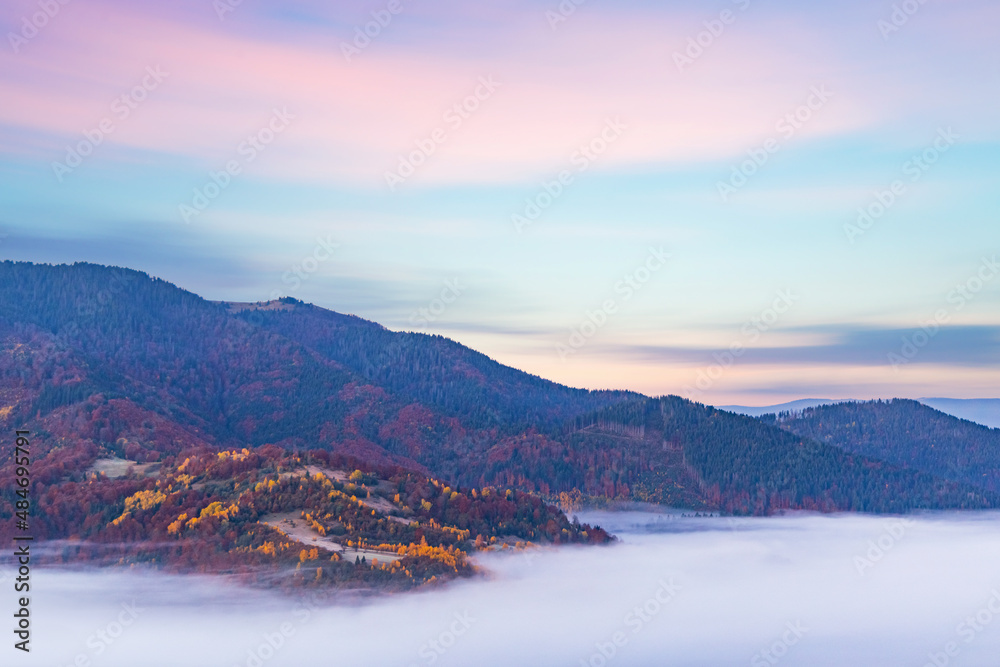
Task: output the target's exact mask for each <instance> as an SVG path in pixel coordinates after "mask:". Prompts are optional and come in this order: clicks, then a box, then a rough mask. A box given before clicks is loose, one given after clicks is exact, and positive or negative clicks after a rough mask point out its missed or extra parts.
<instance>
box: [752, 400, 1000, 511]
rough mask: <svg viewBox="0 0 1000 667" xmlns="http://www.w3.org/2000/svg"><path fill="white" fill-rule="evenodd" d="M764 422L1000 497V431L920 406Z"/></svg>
mask: <svg viewBox="0 0 1000 667" xmlns="http://www.w3.org/2000/svg"><path fill="white" fill-rule="evenodd" d="M766 419H768V420H769V421H771V422H773V423H776V424H777V425H778V426H780V427H781V428H783V429H785V430H787V431H790V432H792V433H795V434H797V435H799V436H801V437H806V438H813V439H815V440H818V441H819V442H824V443H828V444H830V445H834V446H836V447H839V448H841V449H844V450H846V451H848V452H852V453H856V454H860V455H863V456H871V457H875V458H879V459H882V460H884V461H887V462H889V463H892V464H895V465H899V466H906V467H909V468H913V469H915V470H920V471H922V472H925V473H930V474H933V475H937V476H939V477H944V478H947V479H953V480H957V481H960V482H963V483H966V484H969V485H974V486H976V487H979V488H982V489H987V490H989V491H992V492H1000V430H998V429H990V428H987V427H985V426H982V425H979V424H975V423H973V422H970V421H966V420H963V419H958V418H956V417H952V416H950V415H946V414H944V413H942V412H939V411H937V410H935V409H933V408H930V407H928V406H926V405H923V404H921V403H918V402H917V401H910V400H903V399H894V400H891V401H869V402H861V403H839V404H836V405H827V406H821V407H816V408H811V409H807V410H805V411H803V412H801V413H791V414H789V415H783V416H781V417H779V418H775V417H774V415H771V416H770V417H768V418H766Z"/></svg>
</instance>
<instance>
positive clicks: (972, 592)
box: [6, 513, 1000, 667]
mask: <svg viewBox="0 0 1000 667" xmlns="http://www.w3.org/2000/svg"><path fill="white" fill-rule="evenodd" d="M581 518H585V519H588V520H597V521H600V522H601V523H603V524H604V525H605V527H607V528H609V529H613V530H615V531H616V532H617V533H618V534H619V535H621V537H622V542H621V543H620V544H618V545H616V546H613V547H608V548H572V549H557V550H544V551H540V552H536V553H534V554H530V555H525V554H515V555H506V556H493V557H489V558H485V559H483V565H484V566H485V567H486V568H487V569H488V570H489V571H490V576H489V577H488V578H485V579H482V580H477V581H474V582H465V583H461V584H458V585H453V586H450V587H447V588H445V589H443V590H439V591H434V592H429V593H421V594H413V595H403V596H396V597H390V598H385V599H380V600H378V601H375V602H369V603H365V604H351V603H345V604H343V605H340V606H332V607H330V606H325V607H322V608H319V607H315V608H312V607H309V606H308V605H303V604H302V602H301V601H290V600H288V599H285V598H280V597H278V596H274V595H271V594H267V593H261V592H252V591H246V590H244V589H240V588H236V587H232V586H228V585H226V584H225V583H223V582H221V581H218V580H206V579H202V578H194V577H192V578H184V577H170V576H162V575H140V574H135V573H123V572H107V571H105V572H101V573H80V572H74V573H69V572H54V571H40V572H38V573H37V575H36V576H35V579H34V585H35V591H34V600H33V614H34V616H33V623H34V628H35V634H34V637H33V641H32V646H33V651H32V653H31V655H30V656H25V658H26V659H24V660H21V663H23V664H25V665H46V666H49V667H51V666H53V665H58V666H59V667H62V666H64V665H71V664H74V661H78V660H79V661H89V663H87V662H79V663H77V664H92V665H100V666H107V667H112V666H117V665H122V666H128V667H141V666H150V667H152V666H160V665H162V666H170V667H175V666H176V665H179V664H184V665H192V666H200V665H204V666H212V667H219V666H226V667H234V666H237V665H239V666H241V667H242V666H248V667H264V666H266V667H271V666H282V665H295V666H298V667H301V666H308V665H366V666H371V667H376V666H383V665H384V666H387V667H388V666H398V667H409V666H411V665H432V664H433V665H442V666H448V665H455V666H458V665H463V666H464V665H473V664H474V665H482V666H485V667H500V666H507V665H545V666H557V665H566V666H567V667H578V666H579V665H594V666H595V667H599V666H601V665H622V666H627V665H628V666H631V665H636V666H645V665H662V664H670V665H689V666H695V665H699V666H700V665H704V666H706V667H707V666H713V667H717V666H718V665H751V666H752V667H756V666H757V665H774V664H782V665H790V666H791V665H808V666H809V667H822V666H825V665H830V666H833V665H837V666H838V667H839V666H842V665H854V666H857V667H863V666H865V665H871V666H873V667H874V666H878V667H887V666H893V665H900V666H903V665H913V666H914V667H921V666H922V665H924V664H927V663H928V662H929V660H930V657H929V656H936V658H937V659H938V660H939V664H956V665H984V664H991V661H993V660H995V657H996V655H998V654H1000V574H998V573H997V569H996V563H997V562H998V560H1000V531H998V530H997V528H998V527H1000V515H998V514H995V513H994V514H969V515H951V514H949V515H932V516H927V517H923V518H915V519H913V520H903V519H900V518H893V517H858V516H834V517H829V516H827V517H818V516H811V515H800V516H794V517H785V518H773V519H729V518H710V519H694V518H681V517H677V516H669V515H654V514H642V513H624V514H613V515H610V514H605V515H589V516H586V517H581ZM6 575H7V577H8V578H9V576H10V573H9V571H8V572H7V573H6ZM991 606H992V610H991ZM949 653H951V654H952V655H949ZM80 656H82V657H80ZM942 659H947V661H948V662H947V663H943V662H940V660H942ZM932 664H933V663H932Z"/></svg>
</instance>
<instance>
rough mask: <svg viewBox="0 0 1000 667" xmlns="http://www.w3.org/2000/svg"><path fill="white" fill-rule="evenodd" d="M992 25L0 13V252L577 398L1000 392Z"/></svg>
mask: <svg viewBox="0 0 1000 667" xmlns="http://www.w3.org/2000/svg"><path fill="white" fill-rule="evenodd" d="M998 21H1000V6H998V5H997V4H996V3H992V2H988V1H987V0H967V1H959V0H925V1H924V2H919V1H918V0H907V2H898V3H895V4H894V3H893V2H883V1H875V2H872V1H870V0H867V1H864V2H862V1H860V0H848V1H846V2H838V3H836V4H833V3H808V4H806V3H796V2H791V1H790V0H773V1H770V2H765V1H763V0H735V1H731V0H720V1H717V2H697V3H695V2H669V1H668V2H641V1H623V2H616V3H610V2H602V1H600V0H585V1H583V2H580V3H579V4H577V2H576V0H566V1H564V2H562V3H561V4H560V3H559V2H557V1H556V0H549V1H545V2H543V1H533V0H532V1H529V0H524V1H514V0H512V1H510V2H493V3H486V4H483V3H468V2H454V1H448V0H445V1H443V2H434V3H420V2H415V1H414V0H373V1H365V2H353V3H344V2H334V3H331V2H319V1H314V0H292V1H283V2H277V1H266V0H242V1H241V0H214V1H213V0H178V1H177V2H172V3H154V2H136V1H133V2H122V1H119V2H105V1H101V0H89V1H86V2H84V1H83V0H66V1H65V2H63V1H61V0H8V1H7V2H4V3H3V4H2V6H0V33H2V35H3V43H2V44H0V256H2V257H3V258H5V259H15V260H24V261H33V262H51V263H62V262H75V261H90V262H98V263H102V264H113V265H119V266H128V267H131V268H135V269H139V270H143V271H146V272H148V273H150V274H152V275H155V276H158V277H162V278H164V279H166V280H169V281H171V282H173V283H175V284H177V285H179V286H181V287H183V288H185V289H188V290H191V291H193V292H196V293H198V294H200V295H202V296H204V297H206V298H209V299H215V300H230V301H260V300H266V299H270V298H275V297H277V296H292V297H295V298H297V299H301V300H303V301H307V302H311V303H315V304H317V305H320V306H323V307H326V308H330V309H333V310H336V311H339V312H348V313H353V314H356V315H359V316H362V317H365V318H368V319H371V320H375V321H378V322H380V323H382V324H383V325H385V326H387V327H389V328H391V329H394V330H409V331H422V332H426V333H435V334H441V335H445V336H448V337H450V338H453V339H455V340H458V341H459V342H461V343H463V344H465V345H468V346H470V347H473V348H475V349H478V350H480V351H482V352H484V353H486V354H488V355H489V356H491V357H493V358H495V359H497V360H498V361H501V362H503V363H506V364H509V365H512V366H515V367H518V368H521V369H523V370H526V371H528V372H531V373H534V374H537V375H541V376H543V377H546V378H549V379H552V380H556V381H559V382H563V383H567V384H570V385H573V386H581V387H588V388H594V389H599V388H623V389H633V390H637V391H642V392H645V393H648V394H656V395H658V394H667V393H671V394H680V395H683V396H686V397H688V398H692V399H695V400H698V401H701V402H706V403H712V404H737V403H738V404H748V405H766V404H771V403H778V402H781V401H786V400H793V399H798V398H807V397H823V398H876V397H886V398H887V397H892V396H902V397H911V398H918V397H923V396H949V397H955V398H974V397H976V398H978V397H996V396H998V395H1000V393H998V391H997V384H998V383H997V380H998V379H1000V373H998V371H1000V352H998V342H1000V315H998V312H1000V309H998V307H997V306H998V305H1000V280H998V279H997V277H998V275H1000V265H998V264H997V263H996V261H997V259H998V257H997V254H998V252H997V251H998V250H1000V243H997V233H996V222H997V219H996V214H997V211H998V209H1000V189H998V188H997V187H996V182H997V179H998V176H1000V160H997V158H998V157H1000V150H998V148H1000V143H998V140H1000V127H998V123H997V121H996V118H997V117H998V116H997V112H998V107H1000V104H998V102H1000V99H998V96H1000V86H998V85H997V84H998V83H1000V81H998V78H1000V74H998V73H1000V57H998V56H1000V44H998V43H997V41H996V39H995V26H996V25H997V23H998Z"/></svg>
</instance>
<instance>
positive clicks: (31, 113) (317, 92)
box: [0, 5, 885, 187]
mask: <svg viewBox="0 0 1000 667" xmlns="http://www.w3.org/2000/svg"><path fill="white" fill-rule="evenodd" d="M76 11H77V13H76V14H75V15H74V16H73V20H72V21H68V20H67V21H54V22H53V23H52V25H51V26H49V27H47V28H46V30H47V32H46V34H45V36H44V40H39V42H38V43H34V44H31V48H30V49H26V50H25V51H26V52H25V53H22V54H19V55H14V54H12V53H10V52H3V54H2V55H0V65H2V67H3V71H4V72H6V74H4V75H3V86H4V91H5V104H4V105H3V106H2V107H0V123H4V124H6V125H8V126H9V127H11V128H14V131H18V128H21V129H26V130H31V131H33V132H40V133H48V134H51V135H55V136H53V140H52V149H53V152H50V151H48V150H46V151H44V152H45V155H44V157H45V158H51V159H58V157H60V152H59V150H58V149H59V147H61V146H62V145H65V144H66V143H69V142H71V141H75V140H79V139H80V138H81V137H80V132H81V131H83V130H85V129H90V128H93V127H96V125H97V124H98V122H99V121H100V120H101V119H102V118H105V117H110V116H111V112H110V105H111V103H112V101H113V100H114V99H115V98H117V97H118V96H120V95H122V94H126V93H128V91H129V90H131V89H132V88H133V87H134V86H135V85H137V84H139V83H140V81H141V80H142V79H143V76H144V70H145V68H146V67H147V66H153V67H160V68H161V69H162V70H164V71H166V72H168V73H169V76H168V78H167V79H166V81H165V82H164V83H163V84H162V85H161V86H159V87H158V88H157V89H156V90H154V91H152V92H151V93H150V94H149V99H148V101H146V102H144V103H142V104H141V105H140V106H139V108H138V109H136V110H135V112H134V113H132V114H131V115H130V116H129V117H128V118H127V119H124V120H121V121H119V122H116V124H115V131H114V132H113V134H112V135H110V136H109V137H108V142H109V143H113V144H116V145H119V146H123V147H127V148H134V149H143V150H152V151H162V152H165V153H170V154H176V155H180V156H188V157H193V158H195V159H197V160H199V161H200V162H201V163H202V164H203V165H204V168H206V169H210V168H211V169H216V168H219V167H220V166H221V164H222V163H223V162H224V161H225V160H227V159H230V158H231V157H233V155H234V153H235V151H236V146H237V145H238V144H239V143H240V142H241V141H242V140H243V139H244V138H245V137H246V135H247V134H248V133H251V132H256V131H257V130H258V129H259V128H261V127H263V126H264V124H265V123H266V122H267V119H268V117H269V116H270V114H271V110H272V109H273V108H276V107H277V108H287V109H288V110H289V111H290V112H291V113H293V114H294V115H295V117H296V118H295V121H294V123H293V126H292V127H291V128H290V130H289V131H288V133H287V134H286V135H284V136H282V137H281V140H280V141H279V142H275V145H274V148H271V149H269V154H268V159H267V160H261V161H260V162H259V164H258V165H255V166H254V169H256V170H258V171H257V173H258V175H260V176H264V177H269V178H279V179H281V178H287V179H291V180H308V181H314V182H319V183H330V182H340V183H344V182H347V183H353V184H359V185H369V186H372V187H382V185H383V174H384V172H385V171H386V170H390V169H393V168H395V167H396V166H397V164H398V158H399V156H400V155H405V154H407V153H409V152H411V151H413V150H414V149H415V148H416V144H415V142H416V141H418V140H426V139H427V138H429V137H431V135H432V133H433V131H434V130H435V129H436V128H442V129H443V130H445V132H446V140H445V141H444V142H443V143H442V144H441V145H440V146H438V147H437V148H436V149H435V154H434V155H433V156H431V158H430V159H428V160H427V162H426V164H425V165H423V166H422V167H421V168H420V169H419V170H418V172H417V174H416V175H414V177H413V178H412V179H411V181H410V183H409V185H411V186H413V185H420V184H446V183H456V182H476V181H481V182H489V181H495V180H501V181H517V180H523V179H530V180H536V179H538V178H541V177H542V176H543V175H549V174H551V173H553V172H554V171H557V170H558V169H562V168H566V167H567V166H569V161H570V156H571V155H572V154H573V152H574V151H575V150H576V148H577V147H578V146H580V145H581V144H582V143H584V142H587V141H590V140H591V139H593V138H595V137H597V136H598V134H599V132H600V131H601V128H602V127H603V126H604V125H605V122H606V121H607V119H610V118H620V119H621V120H622V121H623V122H624V123H625V124H626V125H627V126H628V129H627V130H626V131H625V132H624V133H623V134H622V136H621V138H620V140H619V141H616V142H615V143H614V145H613V146H611V147H610V149H609V150H608V151H607V153H606V155H603V156H602V157H601V158H600V160H599V161H598V163H597V167H598V168H615V167H623V166H633V165H643V164H649V163H670V162H674V163H679V162H683V161H701V160H711V159H717V158H729V157H734V158H735V156H739V155H741V154H742V153H743V151H745V150H746V149H748V148H750V147H752V146H756V145H758V144H759V143H760V142H761V141H763V140H764V139H766V138H768V137H770V136H774V135H775V134H776V130H775V125H776V123H777V121H778V120H779V119H780V118H781V117H782V116H784V115H785V114H786V113H788V112H789V111H791V110H793V109H795V108H796V107H797V106H799V105H800V104H802V103H803V102H804V101H805V99H806V98H807V96H808V94H809V89H810V87H811V86H812V85H815V84H821V83H826V84H827V85H828V86H829V88H830V90H832V91H835V97H834V98H833V100H832V101H831V103H830V104H829V105H828V107H826V108H824V109H822V110H821V112H818V113H817V114H816V116H815V118H814V119H813V120H811V121H810V122H809V124H808V125H807V126H805V127H804V128H802V130H801V132H800V133H799V137H801V138H806V137H821V136H832V135H837V134H840V133H845V132H850V131H853V130H857V129H859V128H864V127H867V126H870V125H872V124H873V123H875V122H876V121H877V120H878V118H880V117H881V116H883V115H884V113H885V112H884V111H876V110H875V109H874V108H872V107H869V106H868V105H866V103H865V100H864V97H863V96H862V95H860V94H859V93H858V88H857V86H856V85H848V84H847V83H846V81H843V80H840V77H841V76H842V74H841V72H840V70H839V67H838V66H837V64H836V63H837V54H834V53H829V52H821V53H820V52H816V51H815V50H814V52H813V55H812V57H811V58H810V57H808V56H805V57H803V56H800V55H798V54H797V53H796V52H795V47H796V43H797V42H800V41H803V40H808V39H809V35H808V34H805V33H803V34H802V35H801V36H799V37H797V38H795V39H783V40H776V39H774V38H773V37H774V34H776V33H780V34H782V35H788V34H789V32H788V31H790V30H795V26H788V25H777V24H775V25H772V26H769V27H768V29H767V30H766V31H765V32H761V30H760V27H759V24H758V25H757V26H754V29H751V27H750V26H749V25H747V26H741V25H740V24H738V23H737V24H735V25H733V26H731V27H730V28H729V29H728V32H727V33H726V34H724V35H723V36H722V37H721V38H720V39H719V40H718V41H717V43H715V44H714V45H713V46H712V47H711V48H710V49H709V50H707V51H706V54H705V55H704V56H703V57H702V58H701V59H699V60H698V61H697V62H696V63H695V64H694V66H692V67H691V68H690V69H689V70H688V71H685V72H683V73H682V72H678V70H677V68H676V66H675V64H674V62H673V59H672V56H671V54H672V53H673V51H674V50H676V49H679V48H682V47H683V46H684V45H685V44H686V42H687V39H688V37H689V36H691V34H690V31H691V30H692V28H691V27H690V22H688V21H684V22H671V21H668V20H666V19H661V20H648V19H646V20H642V19H640V18H639V17H637V16H628V15H626V16H625V17H624V18H611V17H609V16H607V15H600V14H598V13H597V12H591V13H587V14H584V13H582V12H581V13H580V14H579V15H577V16H574V17H573V23H572V25H567V26H566V27H565V28H561V29H560V30H559V31H556V32H553V31H551V30H550V29H549V27H548V25H547V24H545V23H544V22H542V21H537V22H530V23H523V24H519V25H520V27H516V28H515V27H512V26H508V28H507V29H509V30H510V33H509V34H508V35H507V38H508V40H509V45H508V49H507V50H506V51H505V52H502V53H495V52H493V53H487V54H483V55H480V56H477V57H476V58H475V59H464V60H463V59H458V58H454V57H447V56H443V55H439V54H438V55H436V54H434V52H433V51H430V52H428V51H420V50H413V49H404V48H402V47H400V46H398V45H396V44H393V43H390V42H389V41H388V40H387V41H386V42H385V43H376V44H375V45H373V46H372V47H370V48H369V49H367V50H365V51H364V52H362V53H361V54H359V55H358V56H356V57H355V58H354V59H353V61H352V62H347V61H346V60H345V58H344V57H343V56H342V54H341V53H340V50H339V46H338V45H339V43H340V40H341V38H342V37H343V36H342V35H338V36H336V37H334V38H332V39H330V40H329V41H328V43H326V44H318V43H317V42H316V39H315V35H314V34H310V36H309V37H308V38H306V39H303V40H302V41H301V42H300V43H287V42H280V41H266V40H264V39H261V38H256V39H255V38H251V37H248V36H240V35H237V34H235V33H227V32H226V31H224V30H222V29H220V28H219V27H218V26H212V25H211V24H207V23H206V24H199V25H195V24H192V23H191V22H185V23H181V22H178V21H175V20H171V19H168V18H163V17H153V16H151V15H148V14H142V13H136V12H134V11H129V10H126V11H124V12H123V11H121V10H116V11H115V12H114V13H111V12H109V11H103V10H102V8H101V6H100V5H97V6H93V7H91V8H88V9H81V8H80V7H77V8H76ZM695 27H697V24H695ZM744 28H745V30H744ZM761 72H770V73H771V74H770V76H765V77H761V75H760V73H761ZM817 73H821V74H817ZM480 77H492V78H493V79H495V80H496V81H498V82H500V83H501V84H502V85H500V87H499V88H498V89H497V90H496V92H495V93H494V94H493V95H492V96H490V97H489V99H486V100H484V101H483V102H482V103H481V107H480V109H479V110H477V111H476V112H475V113H473V114H472V115H471V116H470V117H469V118H468V119H467V120H464V121H463V123H462V124H461V126H460V127H457V128H456V127H453V126H449V124H448V123H447V122H446V120H445V118H444V114H445V112H446V111H447V110H448V109H449V108H451V107H452V106H453V105H454V104H456V103H459V102H461V101H462V100H463V98H465V97H467V96H468V95H470V94H471V93H472V92H473V91H474V90H476V88H477V86H478V85H479V84H478V83H477V82H478V81H479V79H480Z"/></svg>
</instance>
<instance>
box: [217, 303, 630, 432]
mask: <svg viewBox="0 0 1000 667" xmlns="http://www.w3.org/2000/svg"><path fill="white" fill-rule="evenodd" d="M285 304H286V306H287V307H285V308H258V307H252V306H251V305H249V304H226V305H227V306H228V307H229V309H230V311H231V312H234V313H237V314H238V317H239V318H240V319H242V320H244V321H247V322H250V323H252V324H254V325H256V326H259V327H261V328H263V329H266V330H268V331H272V332H274V333H277V334H279V335H281V336H284V337H285V338H288V339H290V340H294V341H296V342H298V343H301V344H302V345H305V346H306V347H308V348H310V349H312V350H315V351H317V352H319V353H320V354H321V355H323V356H324V357H325V358H327V359H330V360H332V361H334V362H336V363H338V364H340V365H342V366H343V367H345V368H348V369H350V370H351V371H353V372H354V373H357V374H358V375H360V376H362V377H364V378H365V379H366V380H367V381H369V382H372V383H373V384H377V385H379V386H381V387H383V388H385V389H386V390H387V391H389V392H392V393H394V394H398V395H401V396H405V397H407V398H409V399H410V400H414V401H419V402H420V403H422V404H424V405H427V406H434V407H436V408H438V409H440V410H442V411H444V412H446V413H447V414H449V415H453V416H456V417H458V418H460V419H461V420H462V423H463V424H465V425H466V426H468V427H472V428H499V429H501V430H502V431H504V432H508V433H510V432H516V431H520V430H524V429H525V428H529V427H533V428H537V429H544V430H549V431H551V430H552V429H553V428H557V427H558V426H559V425H561V424H562V423H563V422H564V421H565V420H566V419H572V418H573V417H575V416H576V415H578V414H581V413H583V412H588V411H591V410H595V409H598V408H601V407H604V406H606V405H610V404H612V403H616V402H618V401H622V400H625V399H627V398H630V397H635V396H636V394H632V393H630V392H623V391H588V390H586V389H572V388H570V387H566V386H563V385H560V384H557V383H555V382H551V381H549V380H544V379H542V378H540V377H538V376H535V375H530V374H528V373H525V372H523V371H519V370H516V369H514V368H510V367H508V366H503V365H502V364H499V363H497V362H496V361H493V360H492V359H490V358H489V357H487V356H486V355H485V354H482V353H480V352H476V351H475V350H470V349H469V348H467V347H465V346H463V345H460V344H459V343H456V342H455V341H453V340H449V339H447V338H444V337H442V336H431V335H426V334H420V333H401V332H394V331H390V330H388V329H386V328H385V327H382V326H381V325H379V324H375V323H374V322H369V321H367V320H363V319H361V318H359V317H355V316H353V315H342V314H340V313H335V312H332V311H329V310H324V309H322V308H317V307H315V306H311V305H308V304H304V303H301V302H297V301H293V300H290V299H287V300H285Z"/></svg>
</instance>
